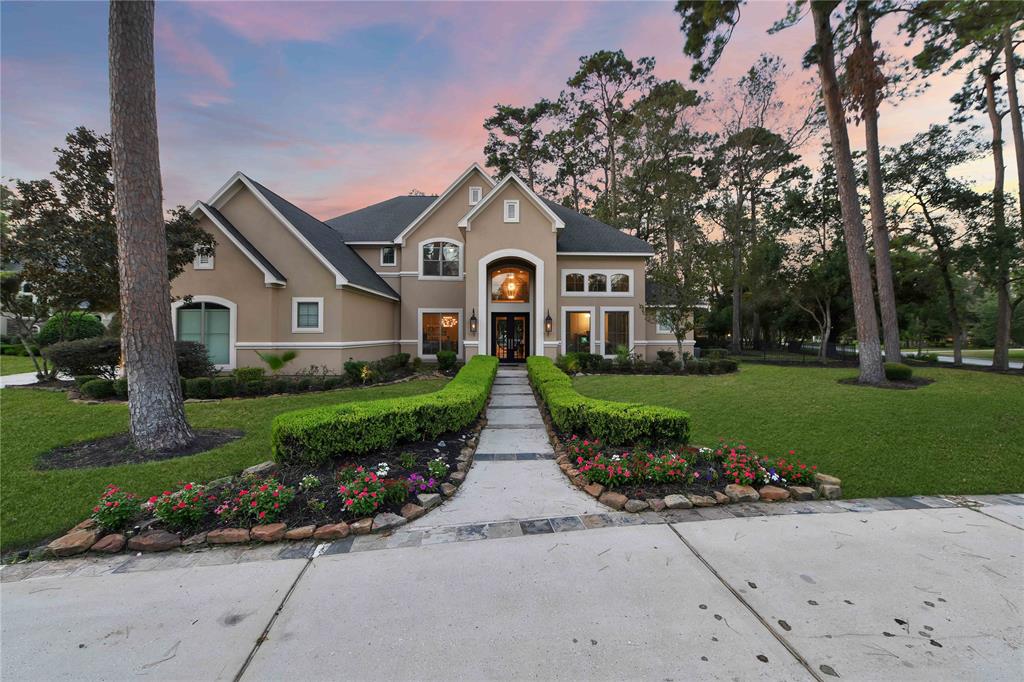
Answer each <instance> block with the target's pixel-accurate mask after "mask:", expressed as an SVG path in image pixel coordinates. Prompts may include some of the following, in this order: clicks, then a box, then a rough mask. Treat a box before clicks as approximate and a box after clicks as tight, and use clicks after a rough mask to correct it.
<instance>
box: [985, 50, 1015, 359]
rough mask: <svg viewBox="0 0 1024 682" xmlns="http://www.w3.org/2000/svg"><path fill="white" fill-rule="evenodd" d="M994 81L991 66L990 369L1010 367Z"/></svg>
mask: <svg viewBox="0 0 1024 682" xmlns="http://www.w3.org/2000/svg"><path fill="white" fill-rule="evenodd" d="M996 78H997V76H996V75H995V74H994V73H992V71H991V65H990V67H989V70H988V72H987V73H986V74H985V110H986V112H987V113H988V120H989V124H990V125H991V126H992V165H993V170H994V177H993V181H992V229H993V232H994V233H995V235H994V236H995V242H996V272H995V283H996V343H995V350H994V351H993V353H992V367H993V368H994V369H1000V370H1007V369H1009V368H1010V313H1011V310H1010V248H1011V247H1012V244H1011V241H1010V240H1012V239H1013V237H1012V235H1010V234H1009V231H1008V230H1007V229H1006V196H1005V193H1004V189H1003V188H1004V186H1005V184H1006V163H1005V162H1004V161H1003V118H1002V116H1000V114H999V110H998V106H997V104H996Z"/></svg>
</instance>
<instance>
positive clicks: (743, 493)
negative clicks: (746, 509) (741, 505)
mask: <svg viewBox="0 0 1024 682" xmlns="http://www.w3.org/2000/svg"><path fill="white" fill-rule="evenodd" d="M725 495H726V497H728V498H729V499H730V500H731V501H733V502H757V501H758V500H759V499H761V496H760V495H758V494H757V491H756V490H754V489H753V488H751V487H750V486H749V485H738V484H736V483H730V484H729V485H727V486H725Z"/></svg>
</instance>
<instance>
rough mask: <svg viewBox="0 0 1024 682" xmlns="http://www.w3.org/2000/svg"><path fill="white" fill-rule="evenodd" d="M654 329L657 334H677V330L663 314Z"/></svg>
mask: <svg viewBox="0 0 1024 682" xmlns="http://www.w3.org/2000/svg"><path fill="white" fill-rule="evenodd" d="M654 331H655V333H657V334H672V335H675V333H676V332H675V330H674V329H673V328H672V325H671V324H670V323H669V322H668V321H667V320H666V319H664V318H663V317H662V316H661V315H659V316H658V322H657V324H655V325H654Z"/></svg>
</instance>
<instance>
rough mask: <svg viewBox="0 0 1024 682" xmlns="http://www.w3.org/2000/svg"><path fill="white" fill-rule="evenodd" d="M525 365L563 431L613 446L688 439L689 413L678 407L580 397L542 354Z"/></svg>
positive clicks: (569, 380) (668, 442) (674, 443)
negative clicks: (583, 435) (579, 434)
mask: <svg viewBox="0 0 1024 682" xmlns="http://www.w3.org/2000/svg"><path fill="white" fill-rule="evenodd" d="M526 368H527V373H528V375H529V377H530V383H531V384H533V386H534V388H535V389H536V390H537V391H538V392H539V393H540V395H541V398H543V400H544V402H545V404H546V405H547V408H548V411H549V412H550V413H551V420H552V421H553V422H554V424H555V426H556V427H557V428H558V429H559V430H560V431H562V432H565V433H583V434H586V435H588V436H590V437H593V438H597V439H599V440H601V441H604V442H607V443H611V444H614V445H626V444H644V445H650V446H658V445H685V444H686V442H687V440H688V438H689V429H690V425H689V415H687V413H685V412H683V411H681V410H674V409H671V408H666V407H657V406H652V405H641V404H639V403H620V402H613V401H610V400H599V399H597V398H588V397H586V396H582V395H580V394H579V393H577V392H576V389H574V388H573V386H572V379H570V378H569V376H568V375H567V374H566V373H565V372H563V371H562V370H560V369H559V368H558V367H556V366H555V365H554V363H552V362H551V360H550V359H548V358H545V357H539V356H535V357H531V358H527V361H526Z"/></svg>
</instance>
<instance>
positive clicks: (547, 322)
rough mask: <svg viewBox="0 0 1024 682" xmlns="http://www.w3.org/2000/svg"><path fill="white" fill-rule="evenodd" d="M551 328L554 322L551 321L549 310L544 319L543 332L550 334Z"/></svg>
mask: <svg viewBox="0 0 1024 682" xmlns="http://www.w3.org/2000/svg"><path fill="white" fill-rule="evenodd" d="M553 326H554V322H553V321H552V320H551V311H550V310H549V311H548V315H547V317H545V318H544V331H545V332H546V333H548V334H550V333H551V329H552V328H553Z"/></svg>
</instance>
